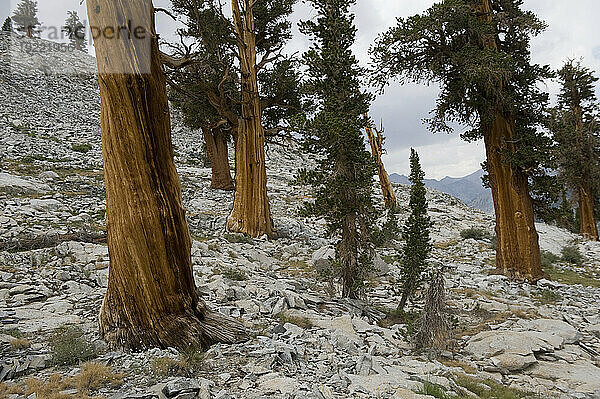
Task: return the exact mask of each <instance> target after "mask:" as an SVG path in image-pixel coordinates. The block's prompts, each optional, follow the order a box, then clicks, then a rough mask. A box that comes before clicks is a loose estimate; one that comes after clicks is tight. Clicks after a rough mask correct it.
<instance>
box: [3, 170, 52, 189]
mask: <svg viewBox="0 0 600 399" xmlns="http://www.w3.org/2000/svg"><path fill="white" fill-rule="evenodd" d="M49 190H50V186H48V185H47V184H43V183H38V182H34V181H30V180H25V179H24V178H22V177H20V176H15V175H11V174H8V173H0V191H14V192H17V193H45V192H47V191H49Z"/></svg>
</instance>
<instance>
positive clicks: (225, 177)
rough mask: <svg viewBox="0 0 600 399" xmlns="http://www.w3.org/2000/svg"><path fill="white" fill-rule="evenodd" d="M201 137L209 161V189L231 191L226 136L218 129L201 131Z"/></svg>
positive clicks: (232, 186)
mask: <svg viewBox="0 0 600 399" xmlns="http://www.w3.org/2000/svg"><path fill="white" fill-rule="evenodd" d="M202 135H203V136H204V142H205V143H206V152H207V153H208V158H209V159H210V167H211V169H212V178H211V183H210V188H212V189H213V190H224V191H232V190H234V189H235V185H234V184H233V178H232V177H231V170H230V168H229V152H228V148H227V135H226V134H225V133H223V132H222V131H221V130H220V129H219V128H216V129H209V128H206V129H203V130H202Z"/></svg>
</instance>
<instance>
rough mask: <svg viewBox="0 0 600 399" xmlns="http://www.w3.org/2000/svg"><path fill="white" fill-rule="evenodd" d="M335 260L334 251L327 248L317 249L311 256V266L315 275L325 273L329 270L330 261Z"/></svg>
mask: <svg viewBox="0 0 600 399" xmlns="http://www.w3.org/2000/svg"><path fill="white" fill-rule="evenodd" d="M334 259H335V249H334V248H332V247H329V246H326V247H322V248H319V249H318V250H316V251H315V252H314V253H313V255H312V264H313V267H314V268H315V270H316V271H317V273H322V272H326V271H328V270H330V269H331V267H332V261H333V260H334Z"/></svg>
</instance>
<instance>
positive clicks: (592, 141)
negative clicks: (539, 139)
mask: <svg viewBox="0 0 600 399" xmlns="http://www.w3.org/2000/svg"><path fill="white" fill-rule="evenodd" d="M558 76H559V79H560V82H561V84H562V88H561V92H560V94H559V107H558V109H557V110H556V111H555V117H554V120H553V124H552V131H553V133H554V139H555V140H556V142H557V148H556V155H557V160H558V164H559V172H560V177H561V178H562V179H563V180H564V181H565V182H566V183H567V185H568V186H569V188H570V189H571V190H573V191H574V192H575V193H576V194H577V199H578V201H579V221H580V234H581V235H582V236H583V237H585V238H587V239H589V240H595V241H597V240H598V228H597V226H596V215H595V212H594V202H595V200H596V196H597V195H598V192H599V191H600V183H599V182H598V180H599V179H600V133H599V131H600V128H599V126H600V121H599V120H598V116H597V115H598V99H597V97H596V93H595V92H594V89H595V87H594V86H595V84H596V82H597V81H598V79H597V78H596V77H595V76H594V75H593V73H592V72H591V71H590V70H589V69H588V68H586V67H584V66H583V65H581V63H579V62H574V61H569V62H567V63H566V64H565V66H564V67H563V68H562V69H561V70H560V71H558Z"/></svg>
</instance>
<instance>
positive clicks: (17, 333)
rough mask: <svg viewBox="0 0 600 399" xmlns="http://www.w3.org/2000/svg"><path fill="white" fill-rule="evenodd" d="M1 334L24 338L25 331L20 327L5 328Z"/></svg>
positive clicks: (0, 331)
mask: <svg viewBox="0 0 600 399" xmlns="http://www.w3.org/2000/svg"><path fill="white" fill-rule="evenodd" d="M0 334H5V335H10V336H11V337H13V338H23V333H22V332H21V330H19V329H18V328H3V329H2V330H0Z"/></svg>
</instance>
